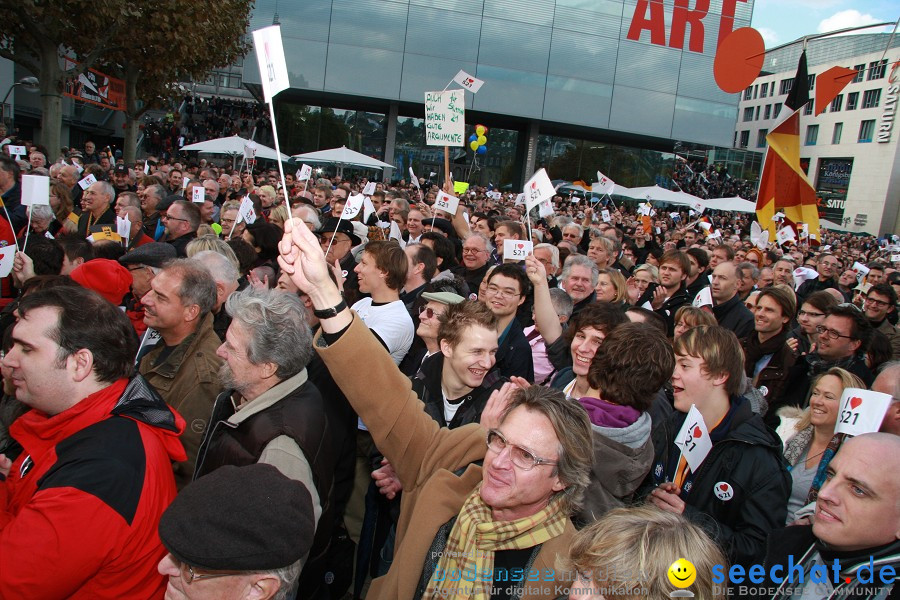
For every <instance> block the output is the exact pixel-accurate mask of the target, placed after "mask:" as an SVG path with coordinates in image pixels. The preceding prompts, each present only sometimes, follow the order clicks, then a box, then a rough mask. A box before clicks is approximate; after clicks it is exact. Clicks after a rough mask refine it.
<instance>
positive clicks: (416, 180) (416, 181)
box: [409, 167, 419, 189]
mask: <svg viewBox="0 0 900 600" xmlns="http://www.w3.org/2000/svg"><path fill="white" fill-rule="evenodd" d="M409 181H410V182H411V183H412V184H413V185H414V186H416V189H419V178H418V177H416V174H415V173H413V168H412V167H410V168H409Z"/></svg>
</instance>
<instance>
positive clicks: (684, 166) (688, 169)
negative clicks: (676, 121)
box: [671, 156, 758, 200]
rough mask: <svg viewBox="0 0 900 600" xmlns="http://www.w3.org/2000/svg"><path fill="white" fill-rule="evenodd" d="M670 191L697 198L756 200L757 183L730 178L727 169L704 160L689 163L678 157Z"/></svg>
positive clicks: (719, 164)
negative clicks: (673, 190)
mask: <svg viewBox="0 0 900 600" xmlns="http://www.w3.org/2000/svg"><path fill="white" fill-rule="evenodd" d="M672 182H673V184H674V185H672V186H671V187H672V189H675V190H676V191H682V192H686V193H688V194H691V195H693V196H697V197H698V198H703V199H705V200H708V199H710V198H734V197H735V196H739V197H741V198H743V199H745V200H756V188H757V187H758V181H748V180H746V179H740V178H738V177H732V176H731V174H729V173H728V167H727V166H726V165H724V164H721V163H707V162H706V161H705V160H698V159H691V160H690V161H688V160H686V159H684V158H682V157H680V156H678V157H676V160H675V166H674V168H673V170H672Z"/></svg>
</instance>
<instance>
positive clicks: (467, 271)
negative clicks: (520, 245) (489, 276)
mask: <svg viewBox="0 0 900 600" xmlns="http://www.w3.org/2000/svg"><path fill="white" fill-rule="evenodd" d="M493 250H494V246H493V244H491V242H490V241H489V240H488V238H487V236H485V235H484V234H482V233H477V232H475V233H472V234H471V235H470V236H469V237H467V238H466V241H465V242H463V246H462V265H460V266H459V267H457V269H456V274H457V275H459V276H460V277H462V278H463V279H464V280H465V281H466V285H468V286H469V289H470V290H472V291H475V290H477V289H478V287H479V286H480V285H481V281H482V280H483V279H484V276H485V274H486V273H487V270H488V269H489V268H490V264H489V263H490V259H491V252H493Z"/></svg>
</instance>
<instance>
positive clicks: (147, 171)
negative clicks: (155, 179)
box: [144, 160, 150, 175]
mask: <svg viewBox="0 0 900 600" xmlns="http://www.w3.org/2000/svg"><path fill="white" fill-rule="evenodd" d="M149 174H150V161H149V160H146V161H144V175H149Z"/></svg>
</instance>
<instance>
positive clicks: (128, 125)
mask: <svg viewBox="0 0 900 600" xmlns="http://www.w3.org/2000/svg"><path fill="white" fill-rule="evenodd" d="M138 74H139V73H138V70H137V69H130V68H129V69H127V70H126V72H125V164H127V165H130V164H133V163H134V159H135V157H136V156H137V138H138V130H139V126H140V121H139V119H140V115H141V114H142V113H143V111H141V112H140V113H139V112H138V98H137V79H138Z"/></svg>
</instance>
